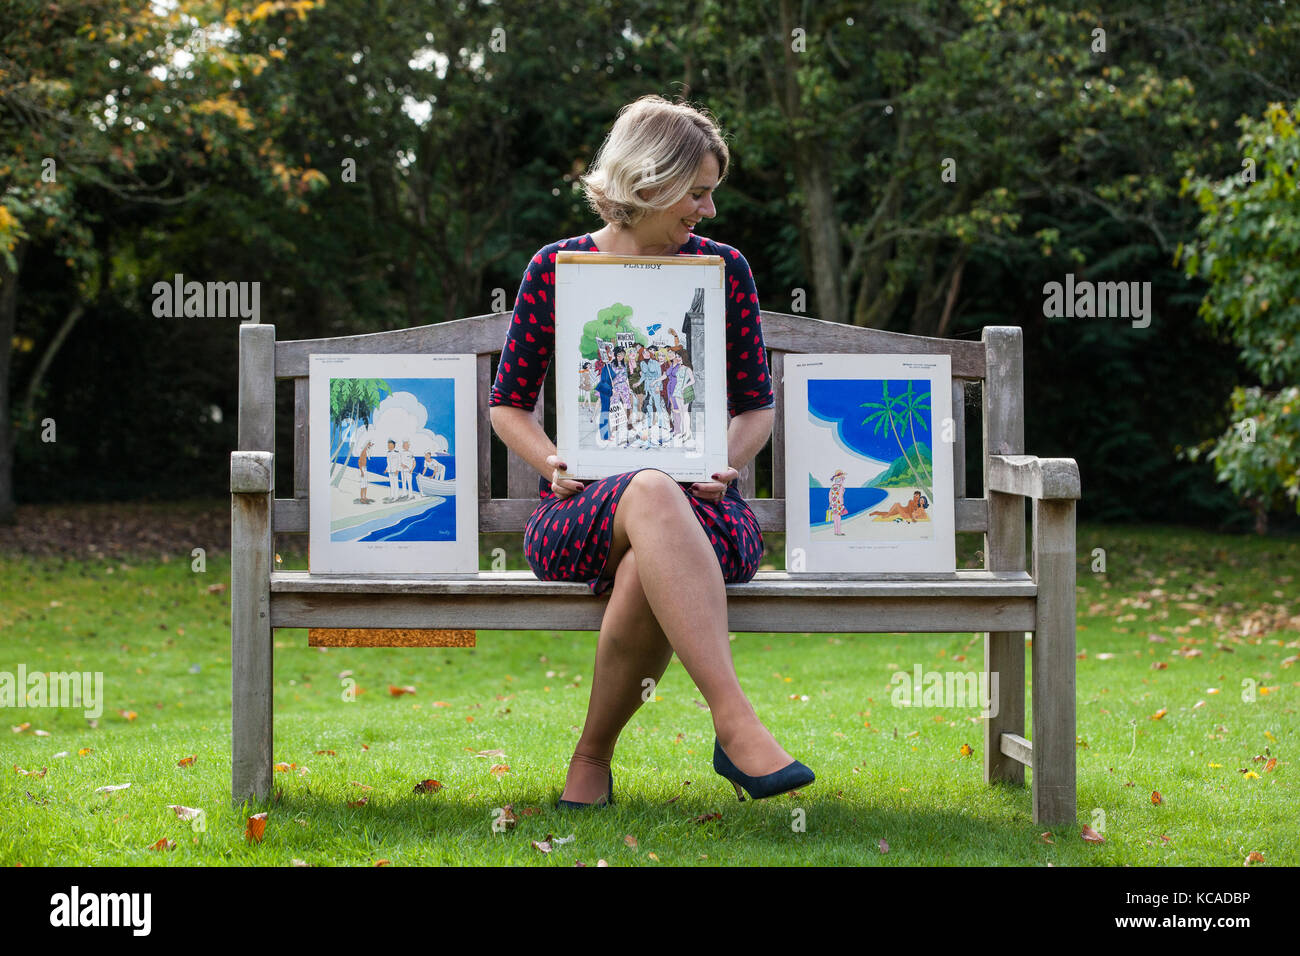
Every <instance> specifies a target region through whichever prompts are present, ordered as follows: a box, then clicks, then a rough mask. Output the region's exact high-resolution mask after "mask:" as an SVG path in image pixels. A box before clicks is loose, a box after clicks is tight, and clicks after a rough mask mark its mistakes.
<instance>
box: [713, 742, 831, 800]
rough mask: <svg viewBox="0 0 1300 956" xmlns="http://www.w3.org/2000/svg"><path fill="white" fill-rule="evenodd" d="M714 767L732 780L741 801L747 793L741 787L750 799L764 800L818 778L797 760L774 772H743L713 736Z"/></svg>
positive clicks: (720, 773) (805, 784)
mask: <svg viewBox="0 0 1300 956" xmlns="http://www.w3.org/2000/svg"><path fill="white" fill-rule="evenodd" d="M713 769H714V770H715V771H716V772H717V773H718V774H719V775H720V776H723V777H726V778H727V779H728V780H729V781H731V785H732V786H733V787H735V788H736V797H737V798H738V799H740V801H741V802H744V799H745V795H744V794H743V793H741V792H740V788H741V787H744V788H745V792H746V793H748V794H749V796H750V799H752V800H762V799H763V798H764V797H775V796H776V795H777V794H781V793H789V792H790V791H791V790H797V789H798V788H799V787H806V786H807V785H808V784H810V783H812V782H813V781H814V780H816V779H817V778H816V777H815V776H814V775H813V772H812V771H811V770H809V769H808V768H807V767H805V766H804V765H803V764H801V763H800V762H799V761H797V760H795V761H793V762H792V763H789V764H786V766H784V767H782V768H781V769H780V770H777V771H774V772H773V773H767V774H764V775H763V776H761V777H751V776H750V775H749V774H747V773H742V772H741V771H740V768H738V767H737V766H736V765H735V764H734V763H732V762H731V758H730V757H728V756H727V753H726V751H725V750H723V749H722V744H720V743H718V738H717V737H714V738H713Z"/></svg>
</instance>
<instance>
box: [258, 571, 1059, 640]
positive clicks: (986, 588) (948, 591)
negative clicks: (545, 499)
mask: <svg viewBox="0 0 1300 956" xmlns="http://www.w3.org/2000/svg"><path fill="white" fill-rule="evenodd" d="M271 590H272V591H273V592H274V593H276V594H289V593H300V594H433V595H442V596H451V597H455V596H458V595H479V596H488V597H492V596H497V597H512V598H517V599H519V602H520V603H521V604H532V603H534V602H541V601H545V600H549V599H552V598H556V597H564V596H567V595H574V594H587V595H588V596H590V591H589V590H588V588H587V585H586V584H583V583H581V582H572V581H539V580H538V579H537V578H536V577H535V576H534V575H533V572H531V571H479V572H478V573H477V574H469V575H461V576H454V577H453V576H450V575H449V576H435V575H418V574H390V575H385V576H383V577H369V576H366V575H360V574H355V575H349V574H311V573H310V572H307V571H276V572H275V573H274V574H272V575H271ZM1036 593H1037V586H1036V585H1035V584H1034V580H1033V578H1032V577H1031V576H1030V575H1029V574H1027V573H1026V572H1024V571H1019V572H997V571H983V570H977V569H971V570H962V571H957V572H956V573H955V574H953V575H951V576H948V577H943V578H936V579H930V580H927V579H925V578H923V577H921V576H919V575H904V574H893V575H889V576H888V577H886V576H884V575H881V576H877V577H873V578H870V579H859V578H848V577H843V578H838V579H833V580H823V579H821V578H820V577H819V578H817V579H813V580H808V579H807V578H806V577H804V576H803V575H791V574H787V573H786V572H785V571H759V572H758V573H757V574H756V575H754V578H753V580H751V581H747V582H746V583H744V584H729V585H727V595H728V600H737V601H752V600H757V599H760V598H770V597H781V598H788V597H801V598H806V599H807V600H808V601H809V602H810V604H809V608H810V610H809V613H810V614H815V613H816V611H815V609H814V608H815V606H816V604H817V602H819V601H829V600H832V599H840V598H846V597H890V598H894V597H897V598H903V599H910V600H914V601H924V600H929V599H930V598H938V597H971V598H981V597H986V598H1000V597H1005V598H1019V597H1033V596H1034V595H1035V594H1036ZM376 626H378V625H376Z"/></svg>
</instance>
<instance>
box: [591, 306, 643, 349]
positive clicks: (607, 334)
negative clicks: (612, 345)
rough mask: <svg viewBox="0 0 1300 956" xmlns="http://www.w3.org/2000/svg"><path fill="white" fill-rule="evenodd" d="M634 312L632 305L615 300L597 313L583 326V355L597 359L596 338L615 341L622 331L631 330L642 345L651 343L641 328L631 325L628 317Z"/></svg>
mask: <svg viewBox="0 0 1300 956" xmlns="http://www.w3.org/2000/svg"><path fill="white" fill-rule="evenodd" d="M631 314H632V307H631V306H630V305H624V304H623V303H622V302H615V303H614V304H613V305H608V306H606V307H605V308H603V309H601V310H600V311H598V312H597V313H596V317H595V318H594V319H592V320H591V321H590V322H588V323H587V324H586V325H584V326H583V327H582V339H581V340H580V341H579V343H578V351H580V352H581V353H582V357H583V358H585V359H586V360H587V361H589V362H592V361H595V359H596V340H597V339H601V340H602V341H605V342H614V341H616V337H617V336H618V333H620V332H624V333H627V332H631V333H632V334H633V335H634V336H635V337H636V342H637V343H638V344H640V345H649V344H650V340H649V339H647V338H646V337H645V333H643V332H642V331H641V330H640V329H638V328H636V327H635V326H633V325H631V324H630V323H629V322H628V321H627V319H628V316H630V315H631Z"/></svg>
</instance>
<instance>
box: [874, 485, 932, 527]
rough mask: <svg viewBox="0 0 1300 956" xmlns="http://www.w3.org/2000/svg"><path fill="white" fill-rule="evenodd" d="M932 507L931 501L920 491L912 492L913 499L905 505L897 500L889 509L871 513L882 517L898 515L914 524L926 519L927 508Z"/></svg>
mask: <svg viewBox="0 0 1300 956" xmlns="http://www.w3.org/2000/svg"><path fill="white" fill-rule="evenodd" d="M928 507H930V501H929V499H927V498H926V497H925V496H924V495H923V494H921V493H920V492H919V491H914V492H912V500H911V501H909V502H908V503H907V504H905V505H900V504H899V503H898V502H897V501H895V502H894V503H893V504H892V505H890V506H889V510H888V511H872V512H870V514H873V515H880V516H881V517H882V518H886V519H888V518H892V517H894V516H895V515H897V516H898V517H899V518H902V519H904V520H906V521H907V523H908V524H914V523H915V522H917V521H921V520H924V519H925V518H926V517H927V516H926V513H925V509H926V508H928Z"/></svg>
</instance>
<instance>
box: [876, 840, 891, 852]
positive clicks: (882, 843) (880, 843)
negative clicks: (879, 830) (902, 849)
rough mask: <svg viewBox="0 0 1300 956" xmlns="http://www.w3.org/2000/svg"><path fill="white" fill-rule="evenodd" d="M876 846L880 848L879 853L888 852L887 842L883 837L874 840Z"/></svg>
mask: <svg viewBox="0 0 1300 956" xmlns="http://www.w3.org/2000/svg"><path fill="white" fill-rule="evenodd" d="M876 846H878V847H879V848H880V852H881V853H888V852H889V844H888V843H887V842H885V840H883V839H881V840H877V841H876Z"/></svg>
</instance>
